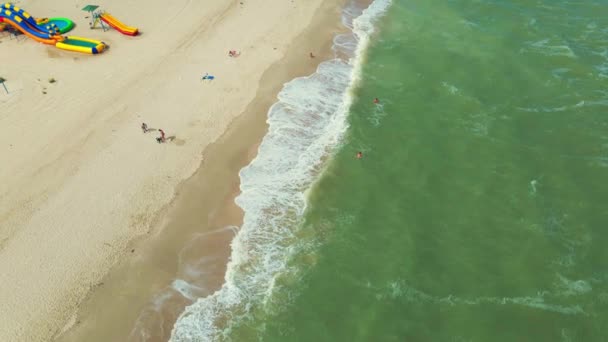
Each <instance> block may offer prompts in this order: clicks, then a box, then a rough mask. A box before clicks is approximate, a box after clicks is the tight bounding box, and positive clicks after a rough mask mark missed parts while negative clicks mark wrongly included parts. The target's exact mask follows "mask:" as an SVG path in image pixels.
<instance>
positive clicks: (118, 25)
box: [99, 13, 139, 36]
mask: <svg viewBox="0 0 608 342" xmlns="http://www.w3.org/2000/svg"><path fill="white" fill-rule="evenodd" d="M99 19H101V20H102V21H103V22H104V23H106V24H108V25H110V27H112V28H113V29H115V30H116V31H118V32H120V33H122V34H125V35H127V36H137V33H138V32H139V30H138V29H137V28H136V27H132V26H128V25H125V24H123V23H122V22H121V21H119V20H118V19H116V18H114V17H113V16H112V15H111V14H109V13H102V14H101V15H99Z"/></svg>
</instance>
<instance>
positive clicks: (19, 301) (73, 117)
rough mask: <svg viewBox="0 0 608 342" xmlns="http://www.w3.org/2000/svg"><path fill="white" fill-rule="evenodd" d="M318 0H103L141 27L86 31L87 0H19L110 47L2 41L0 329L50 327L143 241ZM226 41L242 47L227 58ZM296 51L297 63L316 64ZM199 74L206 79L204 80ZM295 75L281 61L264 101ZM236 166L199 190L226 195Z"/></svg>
mask: <svg viewBox="0 0 608 342" xmlns="http://www.w3.org/2000/svg"><path fill="white" fill-rule="evenodd" d="M321 4H322V1H321V0H311V1H289V2H273V3H272V4H270V3H269V1H262V0H245V1H231V2H226V1H222V0H212V1H205V2H201V3H197V2H191V1H187V0H178V1H175V2H172V3H171V6H167V4H160V3H159V4H153V3H147V2H146V3H144V2H142V1H117V0H109V1H106V2H105V3H104V4H103V8H104V9H105V10H107V11H109V12H111V13H112V14H113V15H114V16H115V17H117V18H119V19H120V20H123V21H124V22H126V23H127V24H129V25H132V26H137V27H139V28H140V30H141V32H142V34H141V35H140V36H138V37H134V38H131V37H126V36H123V35H120V34H119V33H118V32H116V31H114V30H110V31H107V32H103V31H101V30H90V29H89V28H88V20H89V19H87V18H85V16H86V15H87V14H86V13H85V12H82V11H81V10H80V9H81V8H82V7H83V6H84V5H85V4H84V3H79V2H74V1H70V0H58V1H55V2H53V3H48V2H43V1H35V0H32V1H20V2H18V5H19V6H22V7H23V8H25V9H26V10H27V11H28V12H30V13H31V14H32V15H34V16H38V17H54V16H61V17H68V18H71V19H72V20H74V21H75V22H76V24H77V27H76V29H75V30H74V31H73V34H75V35H80V36H84V37H89V38H96V39H100V40H103V41H104V42H106V43H108V45H109V46H110V49H109V50H108V51H106V52H104V53H103V54H102V55H99V56H88V55H81V54H77V53H71V52H66V51H62V50H58V49H56V48H54V47H50V46H44V45H41V44H38V43H36V42H33V41H31V40H29V39H19V40H11V39H9V38H8V37H3V38H2V39H1V41H0V42H1V43H0V53H1V54H2V61H3V67H2V68H1V69H0V76H2V77H4V78H5V79H6V80H7V82H6V85H7V87H8V90H9V92H10V93H9V94H4V93H1V94H0V124H1V125H2V126H3V128H4V129H3V134H2V135H0V149H1V150H2V152H1V153H0V163H1V164H2V165H3V167H2V168H1V169H0V183H1V184H2V187H1V188H0V275H1V281H0V302H1V303H2V307H1V309H0V322H1V323H0V340H3V341H46V340H50V339H51V338H53V337H55V336H57V335H58V333H59V332H60V331H61V330H62V329H63V328H64V327H65V326H66V324H67V323H69V321H70V318H73V317H74V312H75V310H76V309H77V307H78V305H79V303H81V301H82V300H83V299H84V298H85V296H86V295H87V294H89V293H91V290H93V289H96V288H98V287H99V286H100V284H102V281H101V280H102V278H103V277H104V276H105V275H106V274H107V272H108V271H109V270H110V269H111V268H112V266H113V265H115V264H116V262H117V261H119V260H121V257H122V256H124V255H127V254H128V255H131V254H132V253H131V251H132V250H133V248H132V247H133V241H134V239H136V238H140V239H139V240H141V241H140V243H141V244H145V239H144V237H145V236H146V234H147V233H149V232H153V231H154V230H153V229H152V228H153V226H154V225H153V224H156V225H158V226H163V225H164V224H166V223H167V222H166V221H163V218H162V213H163V212H164V211H168V210H167V208H168V207H169V206H170V203H171V202H172V200H173V199H174V197H175V194H176V188H177V187H178V185H179V184H180V183H182V182H183V181H184V180H185V179H187V178H188V177H190V176H191V175H193V174H194V173H195V171H196V170H197V169H198V168H199V166H200V165H201V162H202V163H203V165H204V164H205V158H206V157H205V154H203V153H202V151H206V149H205V148H206V147H207V146H209V145H210V144H211V143H212V142H214V141H216V140H217V139H218V138H219V137H221V136H222V135H223V134H224V132H225V131H226V130H227V129H228V127H229V124H230V123H231V122H233V120H234V119H235V118H236V117H238V116H239V114H241V113H243V112H245V111H246V109H247V108H249V106H250V104H251V102H252V101H253V100H254V98H256V94H258V93H259V90H260V80H261V79H262V76H263V75H264V73H265V72H266V71H267V70H268V69H269V68H270V67H271V66H272V65H276V64H277V63H278V62H279V61H281V60H283V59H285V57H286V56H287V55H289V53H290V51H293V49H294V48H293V46H292V45H291V43H292V42H293V40H294V39H295V38H296V37H299V36H301V35H302V34H303V33H304V32H305V31H306V30H307V28H308V27H309V26H310V25H311V23H313V22H314V21H313V19H314V17H315V14H316V13H318V12H319V8H320V6H321ZM168 7H169V8H168ZM319 44H321V45H322V43H319ZM231 49H235V50H238V51H240V52H241V56H240V57H238V58H229V57H228V56H227V54H228V51H229V50H231ZM301 57H302V63H303V64H307V67H306V68H304V69H302V70H306V69H307V68H308V69H310V68H311V67H314V63H315V62H314V61H311V60H309V59H308V57H307V55H304V56H301ZM292 58H293V56H292ZM290 65H293V63H292V64H290ZM206 72H208V73H210V74H213V75H214V76H216V79H215V80H213V81H212V82H201V81H200V77H201V76H202V75H203V74H204V73H206ZM295 75H297V73H296V74H295ZM293 76H294V74H293V71H292V72H281V73H277V74H276V76H275V77H278V78H279V79H278V81H277V82H275V84H273V85H272V86H271V87H269V88H268V89H267V93H265V94H264V96H265V97H266V99H268V98H269V96H271V95H269V94H272V92H275V94H276V91H278V87H277V84H281V82H285V81H288V80H289V79H290V78H291V77H293ZM281 77H282V78H284V79H281ZM51 78H53V79H54V80H56V82H53V83H51V82H49V80H50V79H51ZM258 95H259V94H258ZM266 102H268V100H266ZM268 105H269V104H268V103H265V104H264V105H260V107H258V108H260V109H261V110H263V109H264V106H266V109H267V106H268ZM257 117H258V118H260V117H262V118H263V116H257ZM141 122H146V123H147V124H148V125H149V126H150V127H151V128H154V129H159V128H160V129H163V130H164V131H165V132H167V136H168V137H171V139H170V140H169V141H168V142H167V143H166V144H157V143H156V141H155V137H156V136H157V135H158V133H157V132H155V131H153V132H149V133H147V134H143V133H142V131H141V129H139V126H140V124H141ZM258 127H261V128H258V132H261V131H263V123H260V126H258ZM237 138H238V136H237ZM233 139H234V136H233ZM254 140H255V139H254ZM245 147H247V146H245ZM253 147H254V146H251V147H249V148H248V150H249V151H251V149H252V148H253ZM227 158H228V157H227ZM245 159H246V158H245ZM238 160H240V162H239V163H237V164H236V165H237V166H238V165H240V163H242V162H243V160H242V158H240V159H238ZM235 178H236V174H234V175H232V178H230V177H228V179H226V180H225V181H227V183H224V184H228V185H227V187H225V188H224V189H229V194H228V195H227V194H226V193H225V192H223V193H220V194H218V196H217V197H215V200H214V198H213V197H212V198H207V201H208V202H209V203H215V202H219V203H221V204H229V202H230V192H232V196H234V191H235V187H234V179H235ZM230 184H232V185H230ZM163 209H165V210H164V211H163ZM159 212H160V213H161V214H159ZM159 215H160V216H159ZM228 216H234V215H233V214H230V215H228ZM235 217H236V219H237V222H235V223H234V224H238V215H236V216H235ZM229 221H230V220H229ZM225 223H226V222H222V221H221V220H220V221H217V222H216V223H215V225H216V226H224V225H225ZM224 240H225V241H229V238H224ZM226 244H227V243H226V242H224V244H223V246H226ZM218 272H219V273H221V269H220V271H218Z"/></svg>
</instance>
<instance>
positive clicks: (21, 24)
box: [0, 3, 139, 54]
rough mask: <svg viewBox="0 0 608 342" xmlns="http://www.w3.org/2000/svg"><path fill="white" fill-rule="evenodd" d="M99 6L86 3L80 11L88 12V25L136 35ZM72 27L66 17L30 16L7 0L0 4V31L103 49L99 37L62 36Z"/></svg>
mask: <svg viewBox="0 0 608 342" xmlns="http://www.w3.org/2000/svg"><path fill="white" fill-rule="evenodd" d="M98 7H99V6H96V5H87V6H86V7H85V8H83V11H86V12H89V13H90V14H91V18H93V21H92V22H91V23H89V24H90V27H91V29H93V28H95V27H96V26H97V24H99V25H100V26H101V27H102V29H103V30H104V31H106V30H107V29H109V28H108V27H106V25H108V26H109V27H111V28H113V29H115V30H117V31H118V32H120V33H122V34H125V35H128V36H136V35H137V34H138V32H139V31H138V29H137V28H135V27H131V26H128V25H125V24H123V23H122V22H121V21H119V20H118V19H116V18H115V17H113V16H112V15H110V14H109V13H106V12H101V11H97V9H98ZM73 28H74V22H73V21H72V20H70V19H67V18H38V19H36V18H34V17H33V16H32V15H30V14H29V13H28V12H26V11H25V10H23V9H21V8H19V7H17V6H15V5H14V4H11V3H6V4H4V5H2V6H0V32H1V31H13V32H15V33H16V34H17V33H21V34H23V35H25V36H27V37H28V38H31V39H33V40H35V41H37V42H39V43H43V44H48V45H54V46H55V47H56V48H59V49H63V50H68V51H75V52H81V53H87V54H98V53H101V52H103V51H104V50H105V49H106V48H107V45H106V44H105V43H104V42H102V41H99V40H94V39H89V38H83V37H77V36H62V34H64V33H66V32H69V31H70V30H72V29H73Z"/></svg>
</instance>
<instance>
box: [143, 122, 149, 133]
mask: <svg viewBox="0 0 608 342" xmlns="http://www.w3.org/2000/svg"><path fill="white" fill-rule="evenodd" d="M141 130H142V131H143V132H144V133H148V125H146V123H145V122H142V123H141Z"/></svg>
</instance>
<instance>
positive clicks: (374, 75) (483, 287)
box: [173, 0, 608, 341]
mask: <svg viewBox="0 0 608 342" xmlns="http://www.w3.org/2000/svg"><path fill="white" fill-rule="evenodd" d="M379 2H381V1H376V2H375V6H378V7H381V4H379ZM382 3H386V4H388V1H385V2H382ZM373 6H374V5H373ZM380 13H383V14H380ZM359 14H360V13H358V12H357V11H356V10H354V11H353V12H352V13H350V15H351V16H353V17H356V16H358V15H359ZM374 18H375V20H372V21H368V22H367V25H364V24H362V25H361V27H363V28H369V27H368V26H369V25H368V24H369V23H372V22H373V23H375V27H376V31H375V33H373V34H371V40H370V44H369V46H367V47H366V48H365V49H363V48H361V49H360V53H361V54H363V56H365V57H364V58H362V59H361V58H359V59H358V62H355V63H353V60H352V59H351V63H350V65H351V69H349V70H350V71H349V70H346V71H349V72H350V75H351V76H353V75H354V78H352V77H351V79H349V78H345V79H343V78H340V77H339V75H340V73H339V70H341V69H340V68H346V69H348V66H346V65H343V64H340V63H335V64H330V65H327V66H326V68H327V70H330V71H327V70H324V69H323V68H321V69H320V71H319V73H318V75H317V76H316V77H320V76H319V75H325V76H326V77H325V78H322V81H324V82H322V83H323V84H325V87H327V88H318V87H316V88H315V86H314V85H310V86H309V88H306V86H305V85H302V84H299V85H300V88H297V89H299V91H296V90H297V89H290V88H289V85H288V87H286V90H284V93H283V97H282V98H281V100H282V101H281V102H282V103H283V105H278V106H279V107H280V108H278V109H284V112H288V113H290V114H292V115H289V116H278V114H277V115H275V116H273V113H275V112H277V110H278V109H277V108H274V109H275V111H274V112H273V111H271V115H270V119H269V122H270V125H271V132H270V133H269V137H267V139H265V142H264V144H262V147H261V148H260V156H259V157H258V159H256V161H254V163H252V165H251V166H250V167H248V168H247V169H245V170H243V172H242V174H241V177H242V179H243V190H244V191H243V195H241V197H240V200H239V201H237V203H239V205H241V206H242V207H243V208H244V209H245V211H246V220H245V221H246V223H245V225H244V226H243V227H242V228H241V231H240V232H239V235H238V236H237V239H236V240H235V242H234V243H233V248H234V250H235V251H234V252H233V260H232V262H231V267H230V268H229V274H228V275H227V285H225V286H224V288H223V289H222V290H221V291H219V293H217V294H216V295H214V296H213V297H211V298H206V299H203V300H201V301H199V303H197V304H195V305H193V306H192V307H190V308H188V310H187V311H186V313H185V314H184V315H183V316H182V318H181V319H180V320H179V321H178V323H177V325H176V328H175V330H174V334H173V339H174V340H176V341H178V340H197V339H198V338H201V339H203V338H212V339H215V340H232V341H606V340H608V248H607V246H608V230H607V227H608V209H607V207H606V204H608V119H607V118H606V116H607V115H608V89H607V85H608V3H607V2H606V1H592V0H588V1H578V2H572V1H563V0H552V1H549V0H540V1H523V0H522V1H515V0H511V1H506V0H504V1H498V0H496V1H489V0H477V1H469V0H466V1H465V0H452V1H444V0H425V1H419V0H396V1H394V2H393V3H392V5H391V6H390V7H389V8H388V11H386V12H385V13H384V12H383V11H377V13H376V16H375V17H374ZM361 27H360V28H361ZM356 28H357V25H355V29H356ZM355 31H356V30H355ZM368 32H371V31H368ZM361 37H362V36H359V38H361ZM362 40H363V41H364V40H365V39H360V40H359V44H360V45H361V44H362ZM337 45H341V46H342V47H351V48H352V47H353V46H355V45H356V44H355V41H353V40H349V38H348V37H346V38H344V39H343V40H340V39H338V40H337ZM351 50H352V51H354V50H353V49H351ZM338 51H340V49H338ZM352 51H351V52H352ZM357 63H358V64H357ZM353 65H354V67H353ZM357 65H359V66H361V69H358V68H359V67H358V66H357ZM330 67H331V68H330ZM331 70H333V71H331ZM327 75H333V78H332V77H328V76H327ZM336 75H338V76H336ZM312 81H314V77H313V80H312ZM312 81H311V80H309V81H308V82H309V83H311V82H312ZM329 81H332V82H337V83H335V84H338V85H336V86H335V88H332V87H331V86H330V85H328V83H329ZM302 82H303V81H302ZM349 82H350V83H349ZM295 84H296V83H294V84H293V85H294V87H295ZM348 84H350V86H351V87H352V88H351V89H350V91H349V93H348V96H346V97H340V96H336V97H335V98H332V100H338V99H339V100H340V101H341V103H346V110H345V111H344V115H343V116H341V115H339V114H336V113H341V111H342V110H344V109H345V108H343V107H341V106H339V105H336V106H334V107H331V106H329V107H327V103H326V102H330V101H324V102H323V103H324V104H323V106H321V107H315V104H314V103H313V104H312V105H311V103H306V104H305V105H302V107H301V108H307V109H306V110H308V112H317V115H318V117H314V116H310V115H312V114H310V115H309V116H303V118H304V119H301V118H300V117H298V118H299V119H297V120H301V121H297V120H296V119H294V117H296V116H295V115H293V114H297V113H299V112H298V109H301V108H300V107H297V106H296V105H295V104H294V103H296V102H297V101H296V100H293V99H292V100H290V99H289V94H291V95H292V96H293V98H297V97H296V96H295V95H302V94H310V93H314V91H315V90H316V91H317V92H318V93H319V94H321V93H323V94H331V93H332V91H335V93H336V94H341V91H343V90H344V89H345V88H346V87H347V86H348ZM290 90H291V92H290ZM294 94H295V95H294ZM311 97H312V98H315V96H311ZM375 97H378V98H379V99H380V104H379V105H376V104H374V103H373V101H372V100H373V99H374V98H375ZM345 98H346V100H345ZM290 101H291V102H290ZM311 106H312V107H314V108H313V110H310V107H311ZM319 108H321V109H322V110H320V109H319ZM315 109H319V110H315ZM306 110H304V109H302V111H303V112H306ZM275 114H276V113H275ZM325 114H327V115H325ZM289 120H292V121H289ZM342 121H343V123H345V124H347V126H346V125H345V126H344V127H342V126H341V125H340V124H339V123H340V122H342ZM319 122H320V123H321V124H319V126H318V127H317V126H315V125H316V124H318V123H319ZM273 127H274V128H273ZM310 127H313V128H314V130H309V131H307V130H306V128H310ZM327 127H330V129H327ZM346 127H348V128H346ZM282 130H284V131H285V132H287V133H288V134H287V133H286V134H283V135H281V134H279V133H280V132H282ZM303 132H304V133H303ZM305 132H311V133H305ZM314 132H322V133H318V136H317V135H315V134H316V133H314ZM325 132H329V133H331V134H329V133H328V135H332V134H333V136H334V137H336V138H335V139H337V140H332V139H330V138H328V137H327V136H328V135H326V134H325ZM301 135H302V136H306V137H305V138H301V140H299V139H300V136H301ZM309 135H310V137H312V138H310V137H309ZM273 136H275V138H276V139H275V140H274V141H273V139H274V138H272V137H273ZM287 137H289V138H294V139H295V140H296V142H297V144H296V143H294V144H293V146H292V140H290V139H287ZM308 138H310V139H308ZM306 139H308V140H306ZM307 141H308V142H309V144H308V145H304V147H301V149H300V150H297V149H294V150H292V151H295V152H292V153H293V154H294V155H295V157H294V158H295V159H294V161H292V162H289V161H287V162H285V163H284V164H282V163H283V159H284V158H287V159H289V157H284V155H282V154H281V153H286V152H287V151H288V150H289V148H295V146H300V145H298V144H303V143H305V142H307ZM310 141H312V142H310ZM273 142H274V145H273V144H272V143H273ZM281 142H282V145H281V144H280V143H281ZM320 142H323V144H322V143H320ZM265 144H266V145H265ZM279 145H281V146H282V147H281V148H283V149H285V150H283V149H278V147H277V146H279ZM273 147H274V149H272V148H273ZM357 151H362V152H363V155H364V156H363V158H362V159H356V158H355V154H356V152H357ZM328 154H329V155H330V156H331V158H329V159H327V158H326V157H327V155H328ZM282 156H283V157H282ZM313 156H321V157H318V158H316V159H315V158H313ZM322 156H325V157H322ZM270 165H272V167H270ZM302 169H304V171H302ZM294 170H297V171H294ZM321 171H322V172H321ZM264 172H266V173H264ZM261 174H266V175H269V174H272V175H274V178H272V177H270V176H269V177H268V178H267V179H266V178H263V177H260V175H261ZM319 175H320V176H319ZM254 176H255V177H254ZM248 177H249V178H248ZM256 177H257V178H256ZM303 179H306V180H309V181H303ZM254 180H255V181H254ZM282 181H285V182H284V183H282ZM275 184H277V185H276V186H275ZM256 191H258V192H256ZM254 193H255V196H253V195H252V194H254ZM247 196H249V197H247ZM264 196H267V197H264ZM265 198H272V200H268V202H265V201H266V200H265ZM293 198H297V200H294V199H293ZM256 210H257V211H256ZM254 213H257V214H255V215H254ZM247 215H249V216H247ZM254 216H255V217H254Z"/></svg>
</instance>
